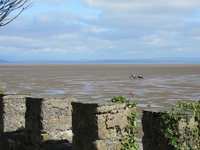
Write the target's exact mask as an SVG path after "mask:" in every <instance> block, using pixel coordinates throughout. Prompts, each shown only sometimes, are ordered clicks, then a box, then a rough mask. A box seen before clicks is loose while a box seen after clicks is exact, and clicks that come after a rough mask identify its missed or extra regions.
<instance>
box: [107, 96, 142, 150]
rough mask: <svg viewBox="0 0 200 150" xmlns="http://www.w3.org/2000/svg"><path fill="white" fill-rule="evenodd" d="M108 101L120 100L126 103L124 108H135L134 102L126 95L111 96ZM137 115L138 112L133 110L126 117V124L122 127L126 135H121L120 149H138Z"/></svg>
mask: <svg viewBox="0 0 200 150" xmlns="http://www.w3.org/2000/svg"><path fill="white" fill-rule="evenodd" d="M109 102H120V103H126V108H125V109H127V108H129V109H130V108H135V107H136V103H130V100H129V99H127V98H126V97H124V96H122V95H119V96H115V97H113V98H112V99H111V100H109ZM137 116H138V113H137V112H136V111H133V112H132V113H131V115H130V116H128V117H127V120H128V125H127V126H126V127H125V128H124V131H125V132H126V133H127V136H124V137H122V139H121V144H122V148H121V150H137V149H138V143H137V135H138V130H137V122H136V118H137Z"/></svg>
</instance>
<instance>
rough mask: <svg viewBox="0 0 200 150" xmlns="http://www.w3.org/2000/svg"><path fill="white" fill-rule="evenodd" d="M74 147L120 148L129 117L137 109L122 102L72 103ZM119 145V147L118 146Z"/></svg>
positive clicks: (84, 149)
mask: <svg viewBox="0 0 200 150" xmlns="http://www.w3.org/2000/svg"><path fill="white" fill-rule="evenodd" d="M72 106H73V114H72V116H73V117H72V118H73V120H72V126H73V133H74V137H73V149H74V150H118V148H119V149H120V147H121V143H120V139H121V138H122V137H123V136H125V135H126V133H125V131H124V128H125V127H126V126H127V125H128V121H127V117H128V116H129V115H130V114H131V112H133V111H135V109H132V108H131V109H129V108H127V107H126V104H122V103H78V102H75V103H72ZM117 147H118V148H117Z"/></svg>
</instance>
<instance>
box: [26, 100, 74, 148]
mask: <svg viewBox="0 0 200 150" xmlns="http://www.w3.org/2000/svg"><path fill="white" fill-rule="evenodd" d="M73 101H76V99H74V98H63V99H59V98H32V97H29V98H27V101H26V107H27V112H26V130H27V140H29V142H30V143H31V144H33V145H36V146H37V145H41V144H42V143H43V142H45V141H51V140H57V141H58V140H67V141H68V142H72V112H71V111H72V106H71V102H73Z"/></svg>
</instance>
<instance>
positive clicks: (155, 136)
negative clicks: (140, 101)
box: [142, 110, 199, 150]
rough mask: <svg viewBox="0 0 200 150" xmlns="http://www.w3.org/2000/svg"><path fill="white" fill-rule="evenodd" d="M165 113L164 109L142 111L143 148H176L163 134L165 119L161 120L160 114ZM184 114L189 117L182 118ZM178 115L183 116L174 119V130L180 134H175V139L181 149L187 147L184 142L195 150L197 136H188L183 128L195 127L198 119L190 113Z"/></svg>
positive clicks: (161, 149) (155, 149)
mask: <svg viewBox="0 0 200 150" xmlns="http://www.w3.org/2000/svg"><path fill="white" fill-rule="evenodd" d="M166 114H167V112H164V111H160V112H159V111H150V110H144V111H143V116H142V127H143V132H144V137H143V141H142V143H143V149H144V150H176V148H174V147H173V146H172V145H170V139H169V138H166V137H165V136H164V134H165V133H163V132H162V129H163V128H164V127H163V122H164V121H165V120H163V118H162V116H163V115H166ZM184 115H187V116H188V117H189V119H187V121H186V119H184V118H185V116H184ZM178 117H181V118H183V119H180V120H179V121H175V125H176V127H177V128H176V132H178V133H179V134H180V135H179V136H177V139H178V140H179V141H180V142H181V150H182V149H183V150H185V149H188V147H187V145H186V142H187V143H190V145H192V147H193V149H194V150H197V149H198V148H197V147H198V146H197V145H198V144H199V142H198V137H192V136H190V137H188V135H187V134H186V133H185V128H188V127H189V128H191V129H192V128H196V127H197V126H198V121H197V120H195V118H194V117H192V114H191V113H186V114H179V116H178ZM190 117H191V118H190ZM170 126H172V124H170ZM197 128H198V127H197ZM172 132H175V131H172ZM197 134H198V133H197Z"/></svg>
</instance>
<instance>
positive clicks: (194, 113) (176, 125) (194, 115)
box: [161, 101, 200, 150]
mask: <svg viewBox="0 0 200 150" xmlns="http://www.w3.org/2000/svg"><path fill="white" fill-rule="evenodd" d="M191 119H193V123H191ZM199 123H200V101H198V102H194V103H187V102H177V103H176V105H175V107H174V108H172V109H171V110H170V111H169V112H167V113H165V114H164V115H163V116H162V130H161V132H162V133H163V134H164V137H165V138H167V139H168V140H169V144H170V145H171V146H172V147H173V148H174V149H175V150H181V149H184V150H199V149H200V129H199ZM180 124H182V127H180Z"/></svg>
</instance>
